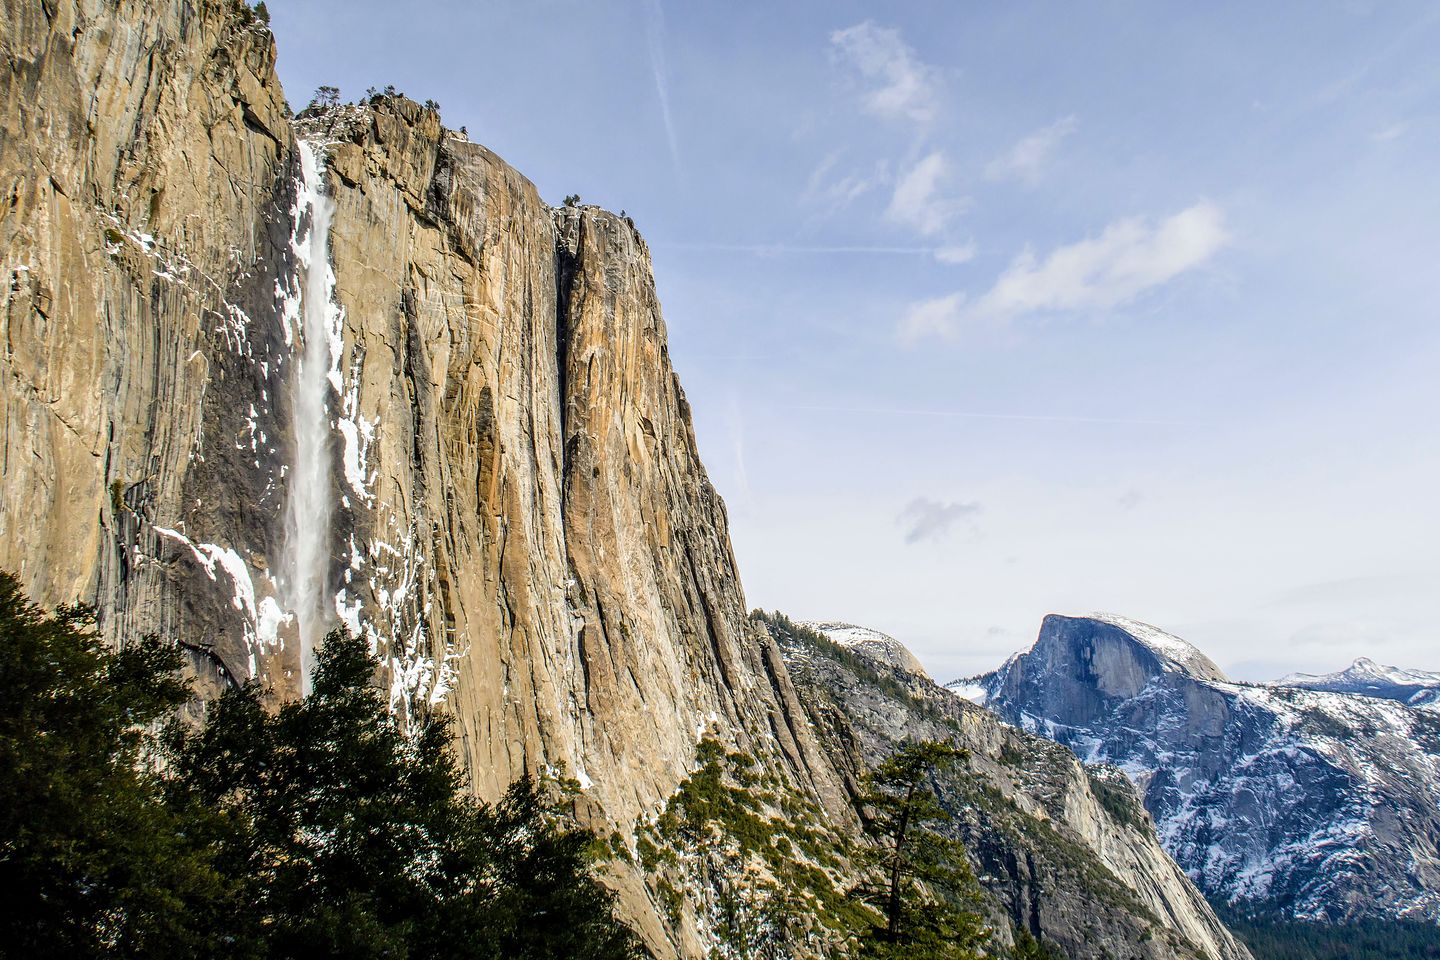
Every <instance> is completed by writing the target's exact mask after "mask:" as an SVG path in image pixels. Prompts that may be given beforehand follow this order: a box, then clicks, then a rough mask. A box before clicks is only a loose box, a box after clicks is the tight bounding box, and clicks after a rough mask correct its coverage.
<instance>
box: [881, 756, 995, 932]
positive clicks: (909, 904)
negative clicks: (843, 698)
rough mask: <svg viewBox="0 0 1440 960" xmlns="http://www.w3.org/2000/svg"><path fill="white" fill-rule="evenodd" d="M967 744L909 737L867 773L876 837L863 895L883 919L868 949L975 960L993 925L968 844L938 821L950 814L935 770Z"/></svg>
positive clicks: (944, 766) (950, 764)
mask: <svg viewBox="0 0 1440 960" xmlns="http://www.w3.org/2000/svg"><path fill="white" fill-rule="evenodd" d="M965 755H966V754H965V751H963V750H960V749H958V748H955V747H952V746H950V745H948V744H946V743H943V742H941V741H934V740H928V741H919V742H914V743H908V744H906V745H905V746H903V747H901V748H900V749H899V750H898V751H896V752H895V753H894V754H893V755H892V756H890V757H889V759H887V760H886V761H885V762H884V763H882V764H880V766H878V767H877V768H876V769H875V770H874V771H872V772H871V773H870V775H869V776H868V777H867V778H866V788H867V789H866V792H865V793H864V795H863V796H862V798H861V800H862V804H863V807H864V814H863V821H864V826H865V832H866V833H867V834H868V835H869V836H870V837H871V839H872V840H874V841H875V850H874V853H873V855H872V863H871V864H870V869H871V874H872V875H871V878H870V879H869V880H868V881H867V882H866V883H865V884H863V885H862V886H861V888H860V893H861V896H862V897H863V898H864V899H865V901H866V902H867V903H869V904H870V905H871V906H872V907H874V908H875V909H876V910H877V911H878V912H879V914H880V916H881V918H882V919H883V923H881V924H879V925H876V926H874V927H872V928H871V929H870V930H868V931H866V932H865V933H864V934H863V935H862V936H861V940H860V955H861V956H862V957H866V958H901V957H904V958H907V960H929V958H935V960H970V958H978V957H981V956H983V955H984V954H983V953H982V952H981V949H980V948H982V947H983V946H984V945H985V944H986V943H987V942H988V940H989V932H988V930H987V929H986V927H985V926H984V924H983V922H982V921H981V918H980V916H979V915H978V914H977V913H976V912H975V911H974V909H973V907H974V904H975V903H976V901H977V899H978V896H979V891H978V887H977V885H976V883H975V878H974V875H973V873H972V872H971V870H970V866H969V861H968V860H967V859H966V857H965V849H964V846H963V845H962V844H961V843H960V842H959V841H956V840H952V839H949V838H947V837H945V836H943V835H942V834H940V833H938V832H937V831H936V830H935V829H934V826H935V825H938V824H940V823H942V822H944V821H945V820H948V819H950V813H949V812H948V811H946V810H945V808H944V807H942V806H941V805H940V802H939V800H938V799H937V798H936V796H935V793H934V791H933V790H931V789H930V786H929V784H930V781H931V778H932V777H934V776H935V775H936V774H940V773H944V772H946V771H949V770H950V769H952V768H953V767H954V766H955V765H956V764H958V763H959V762H960V761H961V760H962V759H963V758H964V757H965Z"/></svg>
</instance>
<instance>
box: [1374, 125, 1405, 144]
mask: <svg viewBox="0 0 1440 960" xmlns="http://www.w3.org/2000/svg"><path fill="white" fill-rule="evenodd" d="M1408 129H1409V127H1408V126H1407V125H1406V124H1403V123H1395V124H1391V125H1390V126H1388V127H1386V128H1385V129H1383V130H1377V131H1375V132H1374V133H1372V134H1371V135H1370V139H1371V140H1374V141H1376V142H1377V143H1386V142H1388V141H1391V140H1399V139H1400V138H1401V137H1403V136H1405V131H1406V130H1408Z"/></svg>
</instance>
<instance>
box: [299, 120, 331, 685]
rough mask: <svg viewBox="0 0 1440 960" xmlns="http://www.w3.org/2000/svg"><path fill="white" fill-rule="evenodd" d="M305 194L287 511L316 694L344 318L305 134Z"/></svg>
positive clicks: (303, 649) (325, 619)
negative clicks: (332, 403) (332, 401)
mask: <svg viewBox="0 0 1440 960" xmlns="http://www.w3.org/2000/svg"><path fill="white" fill-rule="evenodd" d="M299 150H300V170H301V182H300V191H299V196H298V197H297V200H296V205H295V231H294V235H293V237H292V239H291V248H292V250H293V251H294V254H295V259H296V261H297V262H298V263H299V265H300V268H301V272H302V277H303V281H304V282H303V287H302V289H301V296H300V311H299V313H300V317H299V319H300V322H299V324H298V326H299V331H298V333H299V342H298V343H297V344H296V345H295V350H296V353H297V354H298V358H299V359H298V362H297V363H296V364H295V366H294V368H293V369H292V371H291V391H292V392H291V405H290V406H291V417H292V422H291V428H292V437H293V440H294V461H293V462H292V463H291V465H290V469H289V471H288V481H289V489H288V502H287V504H286V515H285V582H286V584H287V587H288V589H287V593H288V594H289V596H288V597H287V603H286V606H288V607H289V608H290V609H291V610H292V611H294V613H295V617H296V620H297V621H298V626H299V630H300V669H301V690H302V692H303V693H306V694H308V693H309V692H310V683H311V676H310V674H311V671H312V670H313V668H314V663H315V647H316V645H317V644H318V643H319V642H320V639H321V637H323V636H324V635H325V631H326V629H327V628H328V627H329V625H330V622H331V619H332V611H331V607H330V594H331V592H332V591H331V590H330V583H329V579H330V565H331V547H332V543H331V541H332V539H333V538H332V536H331V532H332V531H331V529H330V528H331V518H332V516H333V513H334V503H333V497H334V492H333V487H332V480H331V461H332V453H331V447H330V436H331V433H332V427H331V414H330V408H329V392H330V391H331V390H332V389H333V390H335V391H336V393H338V392H339V390H340V354H341V349H342V347H343V342H342V340H341V330H342V324H343V322H344V316H343V314H342V313H341V310H340V308H339V306H338V305H337V304H336V303H335V296H334V294H335V274H334V271H333V269H332V268H331V265H330V223H331V220H332V219H333V217H334V213H335V205H334V203H333V202H332V201H331V199H330V197H329V196H328V195H327V194H326V193H325V190H324V183H323V181H322V178H321V174H320V167H319V161H318V158H317V157H316V155H315V148H314V147H313V146H312V145H311V144H309V143H306V142H305V141H304V140H301V141H300V143H299Z"/></svg>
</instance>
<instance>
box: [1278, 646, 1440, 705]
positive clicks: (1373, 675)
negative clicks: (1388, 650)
mask: <svg viewBox="0 0 1440 960" xmlns="http://www.w3.org/2000/svg"><path fill="white" fill-rule="evenodd" d="M1274 685H1275V686H1277V687H1300V688H1302V689H1306V690H1328V691H1330V692H1331V693H1359V694H1364V695H1365V696H1367V697H1381V698H1383V699H1385V700H1398V701H1400V702H1401V703H1407V704H1409V705H1410V706H1412V707H1431V708H1437V707H1440V673H1429V672H1427V671H1424V670H1405V669H1402V668H1400V667H1387V666H1385V664H1383V663H1376V662H1375V661H1374V660H1371V659H1370V658H1369V657H1361V658H1359V659H1358V660H1356V661H1355V662H1354V663H1352V664H1350V666H1348V667H1346V668H1345V669H1344V670H1341V671H1339V672H1338V673H1322V674H1311V673H1292V674H1291V675H1290V676H1288V677H1283V678H1281V679H1279V680H1276V681H1275V684H1274Z"/></svg>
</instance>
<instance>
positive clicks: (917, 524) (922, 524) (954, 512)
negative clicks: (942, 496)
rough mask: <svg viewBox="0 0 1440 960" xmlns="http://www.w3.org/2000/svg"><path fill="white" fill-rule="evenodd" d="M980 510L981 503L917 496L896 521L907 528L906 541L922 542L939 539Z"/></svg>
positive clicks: (912, 542) (910, 542) (909, 542)
mask: <svg viewBox="0 0 1440 960" xmlns="http://www.w3.org/2000/svg"><path fill="white" fill-rule="evenodd" d="M979 512H980V504H979V503H974V502H971V503H958V502H952V501H944V500H932V499H930V498H929V497H916V498H915V499H914V500H911V501H910V502H909V503H908V504H906V505H905V509H904V510H902V511H900V516H899V517H898V518H896V522H898V523H899V524H901V525H902V526H903V527H904V528H905V542H906V543H908V544H916V543H920V542H921V541H923V540H938V539H939V538H940V537H942V536H944V535H945V533H946V532H948V531H949V529H950V528H951V527H952V526H954V525H955V524H956V522H958V521H960V520H963V519H964V518H966V517H972V516H974V515H975V514H977V513H979Z"/></svg>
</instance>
